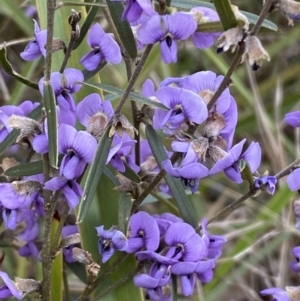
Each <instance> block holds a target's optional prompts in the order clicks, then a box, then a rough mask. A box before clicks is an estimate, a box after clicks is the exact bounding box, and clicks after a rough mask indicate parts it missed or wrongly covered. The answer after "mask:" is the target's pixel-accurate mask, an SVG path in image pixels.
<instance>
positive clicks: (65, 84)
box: [39, 68, 84, 118]
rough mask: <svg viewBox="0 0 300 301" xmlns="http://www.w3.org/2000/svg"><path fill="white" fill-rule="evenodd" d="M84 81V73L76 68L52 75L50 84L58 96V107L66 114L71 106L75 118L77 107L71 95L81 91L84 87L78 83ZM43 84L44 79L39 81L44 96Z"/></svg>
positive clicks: (70, 109)
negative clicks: (67, 108)
mask: <svg viewBox="0 0 300 301" xmlns="http://www.w3.org/2000/svg"><path fill="white" fill-rule="evenodd" d="M82 81H84V77H83V73H82V72H81V71H80V70H77V69H74V68H67V69H66V70H65V71H64V73H59V72H52V73H51V79H50V83H51V86H52V88H53V91H54V94H55V96H56V100H57V103H58V106H59V107H60V108H61V110H62V111H63V112H64V111H66V106H67V105H69V111H71V112H72V114H73V115H74V117H73V118H76V116H75V111H76V106H75V102H74V99H73V97H72V95H71V94H73V93H76V92H78V91H79V90H80V88H81V86H82V85H81V84H78V83H77V82H82ZM43 82H44V77H43V78H41V79H40V81H39V89H40V92H41V94H42V95H43V94H44V83H43ZM69 114H70V113H69Z"/></svg>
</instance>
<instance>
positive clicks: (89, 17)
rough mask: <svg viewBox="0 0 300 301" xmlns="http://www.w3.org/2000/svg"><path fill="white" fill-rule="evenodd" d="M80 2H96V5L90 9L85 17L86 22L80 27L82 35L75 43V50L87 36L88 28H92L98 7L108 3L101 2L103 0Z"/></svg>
mask: <svg viewBox="0 0 300 301" xmlns="http://www.w3.org/2000/svg"><path fill="white" fill-rule="evenodd" d="M79 4H81V5H85V4H86V5H87V4H94V5H96V6H94V7H92V8H91V9H90V11H89V13H88V15H87V17H86V18H85V20H84V23H83V24H82V27H81V28H80V36H79V38H78V39H77V40H76V42H75V45H74V48H73V49H74V50H75V49H76V48H77V47H78V46H79V45H80V44H81V42H82V41H83V39H84V38H85V36H86V34H87V32H88V30H89V29H90V27H91V25H92V23H93V22H94V20H95V17H96V15H97V12H98V9H99V5H104V6H106V4H103V3H101V0H96V1H95V3H79Z"/></svg>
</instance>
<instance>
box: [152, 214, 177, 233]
mask: <svg viewBox="0 0 300 301" xmlns="http://www.w3.org/2000/svg"><path fill="white" fill-rule="evenodd" d="M153 217H154V218H155V220H156V223H157V225H158V228H159V231H160V236H163V235H165V233H166V231H167V230H168V228H169V227H170V226H171V225H172V224H173V223H178V222H183V220H182V219H181V218H179V217H178V216H175V215H173V214H171V213H168V212H166V213H163V214H161V215H158V214H155V215H153Z"/></svg>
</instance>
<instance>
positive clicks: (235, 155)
mask: <svg viewBox="0 0 300 301" xmlns="http://www.w3.org/2000/svg"><path fill="white" fill-rule="evenodd" d="M245 142H246V139H243V140H242V141H240V142H239V143H238V144H236V145H235V146H234V147H233V148H232V149H231V150H230V152H229V154H228V155H226V156H225V157H224V158H222V159H220V160H219V161H217V162H216V164H215V165H214V166H213V168H212V169H211V170H210V172H209V174H210V175H213V174H216V173H218V172H220V171H223V170H225V169H226V168H229V167H231V166H232V165H233V164H234V163H235V162H236V161H237V160H238V159H239V157H240V155H241V153H242V149H243V145H244V144H245Z"/></svg>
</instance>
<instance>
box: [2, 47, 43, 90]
mask: <svg viewBox="0 0 300 301" xmlns="http://www.w3.org/2000/svg"><path fill="white" fill-rule="evenodd" d="M0 66H1V67H2V68H3V70H4V71H5V72H6V73H7V74H9V75H10V76H12V77H14V78H15V79H17V80H18V81H19V82H21V83H23V84H25V85H26V86H29V87H31V88H33V89H35V90H38V89H39V87H38V84H37V83H34V82H32V81H30V80H28V79H27V78H25V77H23V76H22V75H21V74H19V73H18V72H16V71H14V70H13V68H12V65H11V64H10V62H9V61H8V60H7V56H6V48H5V46H4V47H2V48H0Z"/></svg>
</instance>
